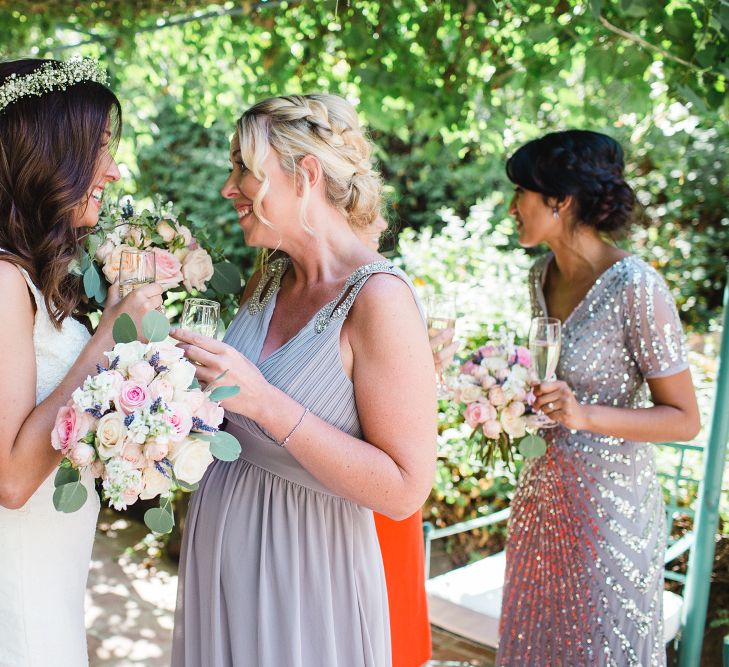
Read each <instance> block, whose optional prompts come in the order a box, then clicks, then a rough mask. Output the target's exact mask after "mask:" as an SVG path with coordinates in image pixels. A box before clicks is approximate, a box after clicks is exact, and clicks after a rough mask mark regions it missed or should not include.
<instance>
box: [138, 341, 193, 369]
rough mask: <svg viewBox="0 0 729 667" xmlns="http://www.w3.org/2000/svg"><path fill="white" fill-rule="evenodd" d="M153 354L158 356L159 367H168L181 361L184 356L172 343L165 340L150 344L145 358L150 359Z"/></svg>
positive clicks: (179, 348) (183, 352)
mask: <svg viewBox="0 0 729 667" xmlns="http://www.w3.org/2000/svg"><path fill="white" fill-rule="evenodd" d="M154 354H159V365H161V366H168V367H169V366H172V365H174V364H175V363H176V362H177V361H178V360H179V359H182V357H184V356H185V351H184V350H183V349H182V348H181V347H177V345H175V344H174V343H170V342H168V341H166V340H165V341H162V342H160V343H151V344H150V346H149V348H148V349H147V353H146V355H145V357H146V358H147V359H151V358H152V356H154Z"/></svg>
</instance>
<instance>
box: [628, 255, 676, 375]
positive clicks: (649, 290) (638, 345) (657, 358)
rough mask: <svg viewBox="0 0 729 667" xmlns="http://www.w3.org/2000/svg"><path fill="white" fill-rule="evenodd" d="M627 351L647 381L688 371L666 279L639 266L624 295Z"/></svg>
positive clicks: (646, 267)
mask: <svg viewBox="0 0 729 667" xmlns="http://www.w3.org/2000/svg"><path fill="white" fill-rule="evenodd" d="M623 308H624V310H623V321H624V322H625V335H626V344H627V349H628V351H629V352H630V354H631V356H632V358H633V360H634V361H635V363H636V364H637V366H638V369H639V370H640V372H641V374H642V375H643V377H644V378H646V379H652V378H658V377H667V376H669V375H675V374H676V373H679V372H681V371H683V370H686V369H687V368H688V367H689V364H688V357H687V353H686V345H685V342H684V335H683V330H682V328H681V321H680V320H679V317H678V311H677V310H676V304H675V303H674V301H673V297H672V296H671V293H670V291H669V289H668V286H667V285H666V283H665V281H664V280H663V278H662V277H661V276H660V275H659V274H658V273H656V271H655V270H653V269H652V268H651V267H649V266H648V265H645V264H643V263H642V262H641V263H640V264H638V263H637V262H636V267H635V270H634V271H632V272H631V274H630V276H629V278H628V282H627V284H626V286H625V291H624V293H623Z"/></svg>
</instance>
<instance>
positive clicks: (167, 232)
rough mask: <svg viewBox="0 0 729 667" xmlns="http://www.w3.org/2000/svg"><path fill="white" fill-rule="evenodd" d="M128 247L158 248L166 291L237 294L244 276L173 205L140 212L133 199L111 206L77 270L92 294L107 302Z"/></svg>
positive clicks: (160, 277) (159, 274) (159, 273)
mask: <svg viewBox="0 0 729 667" xmlns="http://www.w3.org/2000/svg"><path fill="white" fill-rule="evenodd" d="M125 248H137V249H148V250H152V251H153V252H154V255H155V267H156V282H158V283H160V284H161V285H162V286H163V287H164V288H165V290H175V289H181V290H182V289H184V290H185V291H186V292H188V293H191V292H192V291H193V290H197V291H198V292H205V291H207V290H208V289H212V290H213V291H214V292H215V293H216V294H219V295H222V294H237V293H238V292H239V291H240V286H241V280H240V272H239V271H238V269H237V268H236V267H235V265H233V264H231V263H230V262H228V261H226V260H225V257H224V256H223V253H222V251H219V250H216V249H214V248H213V247H212V244H211V243H210V242H209V241H208V239H207V237H206V236H205V234H204V232H203V231H202V230H201V229H195V227H194V226H193V225H192V224H191V223H187V224H186V221H185V219H184V217H183V216H181V215H178V214H177V213H176V212H175V210H174V205H173V204H172V202H167V203H166V204H161V203H160V202H157V203H155V204H154V205H153V206H152V207H151V208H147V209H140V208H139V207H138V206H137V205H136V204H135V202H134V201H133V200H132V199H131V198H129V197H127V198H125V200H124V202H123V203H120V204H111V205H105V206H104V209H103V210H102V212H101V215H100V217H99V224H98V226H97V227H96V228H95V229H94V231H93V232H92V233H91V234H90V235H89V237H88V241H87V243H86V248H85V252H83V253H82V255H81V256H80V258H79V259H78V260H77V261H76V262H74V263H73V265H72V267H71V271H72V272H74V273H76V274H77V275H80V276H83V284H84V290H85V292H86V296H87V297H89V298H90V299H91V298H93V299H95V300H96V301H97V302H98V303H99V304H103V303H104V301H105V299H106V292H107V285H110V284H111V283H113V282H114V281H115V280H116V279H117V276H118V274H119V267H120V262H121V253H122V251H123V250H124V249H125Z"/></svg>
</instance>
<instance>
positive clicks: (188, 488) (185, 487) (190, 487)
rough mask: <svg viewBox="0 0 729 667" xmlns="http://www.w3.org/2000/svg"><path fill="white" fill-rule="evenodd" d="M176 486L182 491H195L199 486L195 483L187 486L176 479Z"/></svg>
mask: <svg viewBox="0 0 729 667" xmlns="http://www.w3.org/2000/svg"><path fill="white" fill-rule="evenodd" d="M176 481H177V486H179V487H180V488H181V489H182V490H183V491H197V489H198V487H199V486H200V485H199V484H198V483H197V482H195V484H188V483H187V482H185V481H183V480H181V479H177V480H176Z"/></svg>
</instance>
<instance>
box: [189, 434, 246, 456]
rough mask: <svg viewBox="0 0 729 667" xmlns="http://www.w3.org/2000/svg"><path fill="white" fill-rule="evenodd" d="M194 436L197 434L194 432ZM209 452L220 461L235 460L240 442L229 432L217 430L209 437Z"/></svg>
mask: <svg viewBox="0 0 729 667" xmlns="http://www.w3.org/2000/svg"><path fill="white" fill-rule="evenodd" d="M194 437H198V434H197V433H195V434H194ZM203 439H205V440H207V438H203ZM210 453H211V454H212V455H213V456H214V457H215V458H216V459H220V460H221V461H235V460H236V459H237V458H238V457H239V456H240V443H239V442H238V440H236V439H235V438H234V437H233V436H232V435H230V433H226V432H225V431H218V432H217V433H215V434H214V435H212V437H211V440H210Z"/></svg>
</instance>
